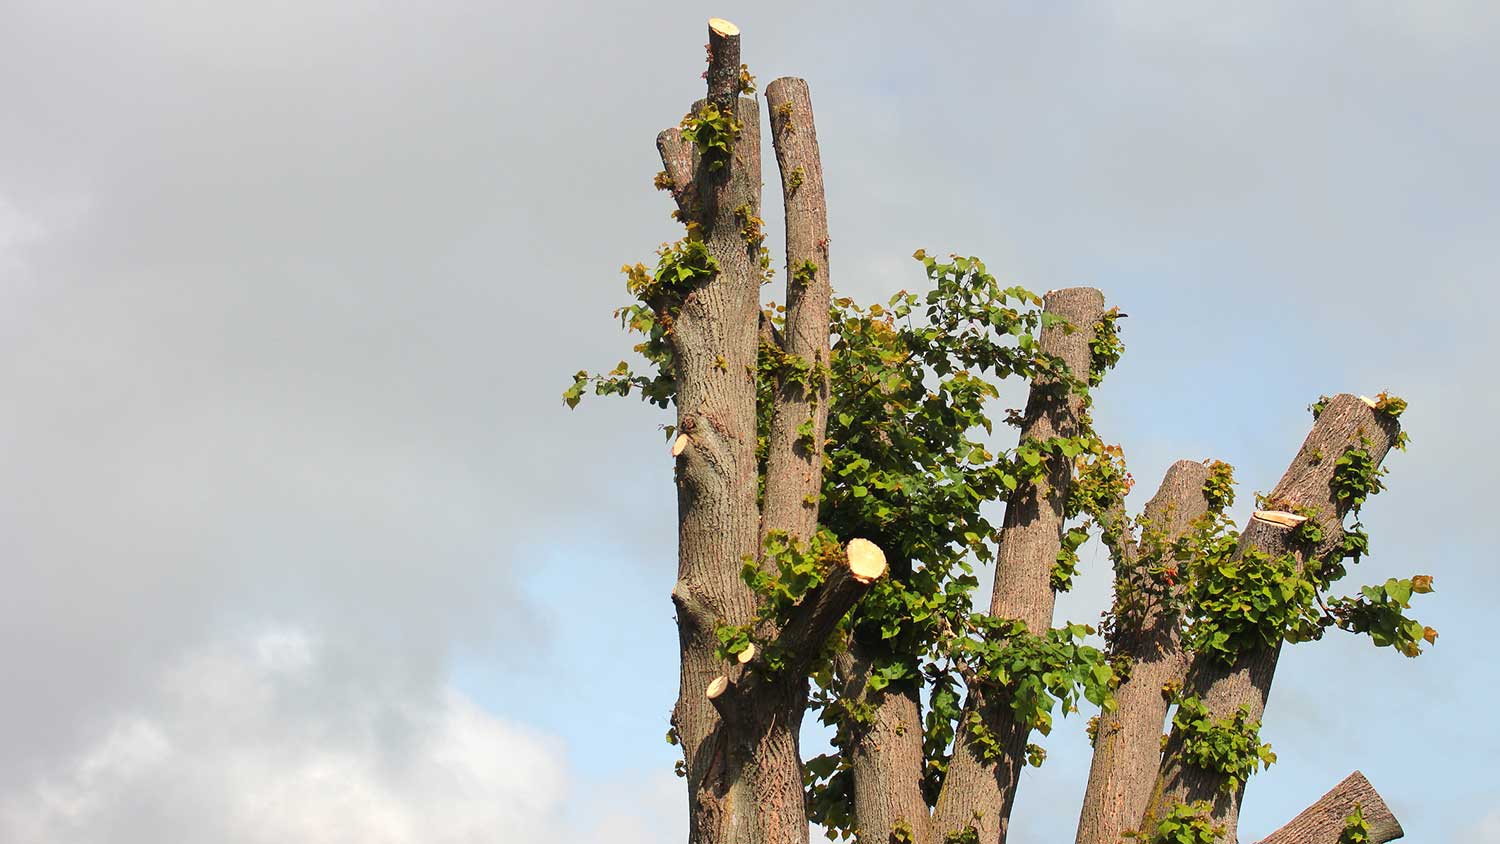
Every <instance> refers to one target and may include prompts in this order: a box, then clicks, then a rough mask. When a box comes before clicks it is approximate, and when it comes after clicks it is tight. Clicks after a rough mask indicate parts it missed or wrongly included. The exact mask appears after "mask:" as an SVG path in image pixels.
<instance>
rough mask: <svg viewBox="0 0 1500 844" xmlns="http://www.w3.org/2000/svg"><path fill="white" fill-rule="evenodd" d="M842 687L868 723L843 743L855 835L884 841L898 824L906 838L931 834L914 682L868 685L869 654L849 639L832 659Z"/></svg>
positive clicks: (917, 843) (923, 841) (921, 843)
mask: <svg viewBox="0 0 1500 844" xmlns="http://www.w3.org/2000/svg"><path fill="white" fill-rule="evenodd" d="M837 667H838V670H839V676H840V678H841V680H842V681H843V690H842V693H843V695H844V697H846V698H847V699H849V700H857V701H860V702H862V703H865V704H868V705H869V706H870V707H871V716H870V723H869V725H868V726H866V727H864V728H862V729H861V730H860V731H859V732H858V733H857V734H855V735H854V736H853V737H852V743H851V745H850V746H849V748H848V752H849V763H850V770H851V771H852V773H853V777H854V823H855V828H856V829H857V830H858V835H857V838H858V840H860V841H870V842H878V844H886V842H888V841H890V840H891V839H890V836H891V832H892V830H894V829H896V827H897V826H898V825H899V824H904V825H905V826H906V827H908V828H910V829H911V840H910V842H909V844H932V842H933V841H934V840H935V839H934V836H933V829H932V817H931V811H930V810H929V809H928V808H927V802H926V801H925V800H924V799H923V798H922V713H921V707H920V705H919V701H918V694H917V688H916V686H915V685H914V684H909V683H899V684H891V685H888V686H886V687H885V688H883V689H880V690H878V691H874V690H871V689H870V688H869V686H868V683H869V678H870V673H871V671H872V670H873V668H874V665H873V654H872V653H871V652H870V651H868V650H867V649H866V648H865V647H864V646H863V645H861V644H859V643H858V642H854V643H852V644H851V645H850V648H849V651H848V652H847V653H846V654H844V655H843V657H841V659H840V660H839V664H838V666H837Z"/></svg>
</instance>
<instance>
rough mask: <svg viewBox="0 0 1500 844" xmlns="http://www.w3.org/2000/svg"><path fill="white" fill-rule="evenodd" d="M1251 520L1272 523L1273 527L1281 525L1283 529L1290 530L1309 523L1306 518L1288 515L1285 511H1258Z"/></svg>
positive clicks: (1293, 514) (1294, 514)
mask: <svg viewBox="0 0 1500 844" xmlns="http://www.w3.org/2000/svg"><path fill="white" fill-rule="evenodd" d="M1250 518H1252V519H1260V520H1261V521H1263V522H1270V523H1271V524H1273V525H1281V526H1282V527H1289V528H1294V527H1296V526H1297V525H1300V524H1302V523H1303V522H1305V521H1307V517H1306V516H1299V515H1297V514H1296V513H1288V512H1285V511H1283V510H1256V511H1255V513H1254V514H1253V515H1251V517H1250Z"/></svg>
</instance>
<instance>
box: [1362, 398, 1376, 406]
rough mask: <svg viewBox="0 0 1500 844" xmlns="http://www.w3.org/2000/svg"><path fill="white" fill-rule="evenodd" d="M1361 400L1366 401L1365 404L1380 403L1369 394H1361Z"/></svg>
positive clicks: (1373, 404)
mask: <svg viewBox="0 0 1500 844" xmlns="http://www.w3.org/2000/svg"><path fill="white" fill-rule="evenodd" d="M1359 400H1360V401H1362V402H1364V403H1365V404H1367V405H1369V406H1370V407H1374V406H1375V405H1377V404H1379V402H1377V401H1375V400H1374V399H1372V398H1370V397H1369V396H1360V397H1359Z"/></svg>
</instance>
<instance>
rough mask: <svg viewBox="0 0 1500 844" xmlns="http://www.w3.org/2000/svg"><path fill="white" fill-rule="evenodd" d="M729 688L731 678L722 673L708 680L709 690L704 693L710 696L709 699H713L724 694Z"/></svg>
mask: <svg viewBox="0 0 1500 844" xmlns="http://www.w3.org/2000/svg"><path fill="white" fill-rule="evenodd" d="M728 688H729V678H728V677H725V676H723V675H722V674H721V675H719V676H718V677H715V678H713V679H712V680H710V681H708V690H707V691H705V692H704V694H705V696H707V697H708V699H709V700H713V699H714V698H716V697H718V696H719V695H722V694H724V692H725V691H726V690H728Z"/></svg>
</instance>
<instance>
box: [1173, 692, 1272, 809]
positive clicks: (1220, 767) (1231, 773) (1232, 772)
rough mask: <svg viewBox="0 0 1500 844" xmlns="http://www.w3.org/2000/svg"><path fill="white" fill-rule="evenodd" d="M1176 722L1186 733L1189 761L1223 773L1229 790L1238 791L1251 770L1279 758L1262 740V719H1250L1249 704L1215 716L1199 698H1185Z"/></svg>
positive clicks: (1179, 729)
mask: <svg viewBox="0 0 1500 844" xmlns="http://www.w3.org/2000/svg"><path fill="white" fill-rule="evenodd" d="M1172 726H1173V727H1175V728H1176V729H1177V730H1178V731H1180V732H1181V734H1182V737H1183V745H1182V752H1183V755H1184V757H1185V758H1186V760H1187V762H1188V764H1190V765H1195V766H1197V767H1199V768H1205V769H1207V770H1210V771H1215V772H1218V773H1220V774H1223V775H1224V783H1223V786H1222V787H1223V789H1224V791H1225V792H1227V793H1233V792H1235V791H1238V790H1239V789H1240V788H1241V787H1242V786H1244V784H1245V780H1247V779H1249V778H1250V775H1251V774H1253V773H1255V772H1256V771H1257V770H1258V769H1260V768H1269V767H1270V766H1271V764H1272V763H1273V762H1275V761H1276V754H1275V753H1272V752H1271V745H1269V744H1264V743H1262V742H1261V740H1260V722H1259V721H1253V720H1251V719H1250V709H1249V707H1248V706H1241V707H1240V708H1239V709H1238V710H1236V711H1235V712H1234V714H1233V715H1231V716H1229V717H1228V718H1220V719H1215V718H1214V717H1213V716H1212V715H1210V714H1209V711H1208V707H1207V706H1205V705H1204V704H1203V702H1202V701H1201V700H1199V699H1198V698H1196V697H1187V698H1183V699H1181V700H1179V701H1178V702H1177V712H1176V713H1175V714H1174V715H1173V716H1172Z"/></svg>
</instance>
